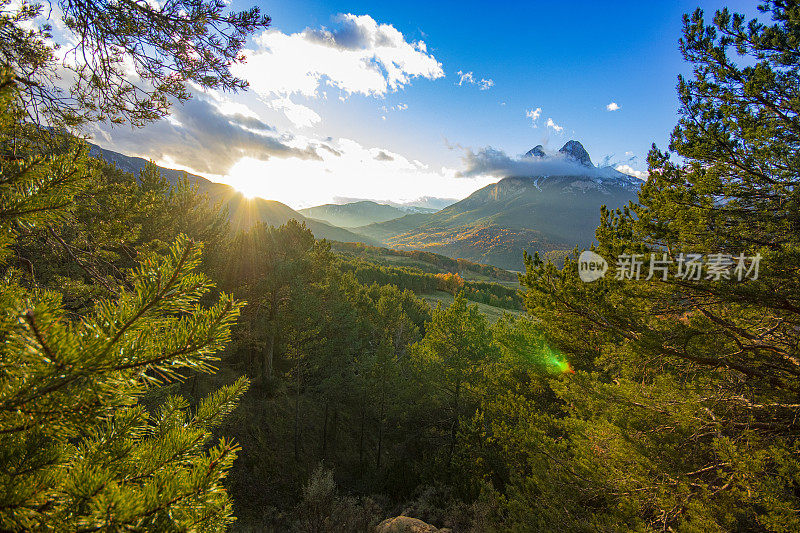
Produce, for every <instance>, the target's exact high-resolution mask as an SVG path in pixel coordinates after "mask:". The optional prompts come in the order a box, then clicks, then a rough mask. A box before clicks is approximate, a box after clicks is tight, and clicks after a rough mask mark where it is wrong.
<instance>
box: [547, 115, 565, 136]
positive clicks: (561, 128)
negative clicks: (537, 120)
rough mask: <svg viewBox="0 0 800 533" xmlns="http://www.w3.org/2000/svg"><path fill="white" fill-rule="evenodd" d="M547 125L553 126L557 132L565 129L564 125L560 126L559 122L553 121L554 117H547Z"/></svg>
mask: <svg viewBox="0 0 800 533" xmlns="http://www.w3.org/2000/svg"><path fill="white" fill-rule="evenodd" d="M547 127H548V128H552V129H553V131H555V132H556V133H561V132H562V131H564V127H563V126H559V125H558V124H556V123H555V122H553V119H552V118H548V119H547Z"/></svg>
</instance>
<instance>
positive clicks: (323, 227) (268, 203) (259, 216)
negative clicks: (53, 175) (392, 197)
mask: <svg viewBox="0 0 800 533" xmlns="http://www.w3.org/2000/svg"><path fill="white" fill-rule="evenodd" d="M89 148H90V149H89V155H91V156H92V157H97V158H102V159H105V160H106V161H108V162H109V163H114V164H115V165H116V166H117V167H118V168H119V169H121V170H124V171H125V172H130V173H132V174H133V175H134V176H138V174H139V172H140V171H141V170H142V169H143V168H144V166H145V164H146V163H147V160H146V159H142V158H141V157H132V156H128V155H124V154H120V153H119V152H114V151H112V150H106V149H105V148H101V147H99V146H97V145H94V144H92V143H89ZM158 168H159V169H160V170H161V174H162V175H163V176H164V177H165V178H166V179H167V180H168V181H169V182H170V183H172V184H173V185H174V184H176V183H178V182H179V181H180V180H182V179H185V180H187V181H188V182H189V183H191V184H193V185H195V186H196V187H197V189H198V191H199V192H201V193H204V194H207V195H208V197H209V200H211V201H212V202H214V203H220V204H221V208H223V209H227V210H228V213H229V216H230V221H231V227H232V228H233V229H246V228H249V227H250V226H252V225H253V224H255V223H256V222H264V223H265V224H269V225H272V226H280V225H282V224H285V223H286V222H288V221H289V220H291V219H295V220H297V221H298V222H305V223H306V226H307V227H308V228H309V229H310V230H311V231H312V232H313V233H314V236H315V237H316V238H318V239H328V240H331V241H339V242H361V243H364V244H370V245H375V244H378V241H376V240H374V239H372V238H370V237H368V236H364V235H358V234H355V233H353V232H350V231H348V230H346V229H343V228H339V227H336V226H332V225H330V224H327V223H325V222H322V221H319V220H314V219H312V218H306V217H304V216H303V215H302V214H300V213H298V212H297V211H295V210H294V209H292V208H291V207H289V206H288V205H286V204H282V203H281V202H277V201H275V200H265V199H263V198H247V197H245V196H244V195H243V194H242V193H240V192H238V191H237V190H236V189H234V188H233V187H231V186H230V185H225V184H224V183H215V182H213V181H210V180H208V179H206V178H204V177H202V176H198V175H196V174H191V173H188V172H184V171H182V170H174V169H171V168H164V167H158ZM401 215H402V213H401Z"/></svg>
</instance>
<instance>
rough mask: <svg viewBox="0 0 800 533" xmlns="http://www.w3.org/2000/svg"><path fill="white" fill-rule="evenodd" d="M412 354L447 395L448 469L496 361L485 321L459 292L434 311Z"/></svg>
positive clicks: (445, 408) (445, 407) (476, 308)
mask: <svg viewBox="0 0 800 533" xmlns="http://www.w3.org/2000/svg"><path fill="white" fill-rule="evenodd" d="M412 350H413V351H412V353H413V357H414V359H415V361H417V362H418V364H419V365H420V366H421V367H422V369H423V371H424V372H425V373H427V374H428V375H429V379H431V381H432V382H433V383H434V384H435V386H436V387H438V388H440V389H441V390H442V391H444V396H445V398H446V405H445V406H444V410H445V412H447V413H448V415H447V416H446V426H447V428H446V430H445V433H446V434H447V437H446V441H447V452H446V460H445V461H446V464H447V466H448V467H449V466H450V465H451V464H452V461H453V458H454V455H455V454H456V452H457V448H458V439H459V436H460V435H459V434H460V428H461V424H462V420H463V418H464V417H465V416H471V415H472V413H470V412H469V409H468V407H469V406H470V405H472V406H473V407H474V403H475V395H476V392H477V389H478V385H479V382H480V381H482V375H483V372H482V371H483V368H484V366H485V365H486V364H487V363H489V362H490V361H492V359H493V358H494V357H493V347H492V344H491V336H490V334H489V325H488V322H487V320H486V317H485V316H483V315H482V314H481V313H480V311H479V310H478V307H477V306H476V305H469V304H468V303H467V299H466V297H465V296H464V293H463V292H460V293H458V294H457V295H456V298H455V300H454V301H453V303H452V304H451V305H450V306H449V307H447V308H442V307H441V305H440V306H439V307H438V308H437V309H435V310H434V312H433V316H432V318H431V321H430V323H429V324H428V326H427V328H426V331H425V336H424V337H423V338H422V340H421V341H420V342H419V343H417V344H416V345H414V347H413V348H412Z"/></svg>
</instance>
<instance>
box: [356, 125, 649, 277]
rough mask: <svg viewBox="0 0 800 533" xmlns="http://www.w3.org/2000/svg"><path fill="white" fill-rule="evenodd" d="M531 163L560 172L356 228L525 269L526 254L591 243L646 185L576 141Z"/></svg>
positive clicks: (395, 243)
mask: <svg viewBox="0 0 800 533" xmlns="http://www.w3.org/2000/svg"><path fill="white" fill-rule="evenodd" d="M526 158H528V159H529V160H530V162H531V165H530V169H531V170H535V169H536V168H537V165H536V162H537V161H539V160H541V161H547V162H548V163H549V164H550V166H549V167H547V166H546V165H543V166H542V168H560V169H561V170H560V172H561V173H559V174H557V175H549V174H547V175H545V174H532V175H526V176H511V177H506V178H503V179H501V180H500V181H499V182H497V183H495V184H493V185H488V186H486V187H484V188H482V189H480V190H478V191H475V192H474V193H472V194H471V195H470V196H468V197H467V198H465V199H463V200H461V201H460V202H457V203H455V204H453V205H451V206H449V207H446V208H445V209H442V210H441V211H438V212H436V213H433V214H427V215H407V216H405V217H402V218H399V219H395V220H391V221H388V222H382V223H377V224H370V225H367V226H363V227H360V228H353V231H354V232H356V233H359V234H361V235H364V236H367V237H370V238H373V239H375V240H379V241H382V242H384V243H385V244H386V245H388V246H391V247H396V248H400V249H416V250H427V251H432V252H437V253H440V254H443V255H447V256H450V257H461V258H464V259H468V260H470V261H476V262H479V263H488V264H492V265H496V266H499V267H502V268H507V269H511V270H521V269H522V267H523V262H522V250H528V251H529V252H531V253H532V252H534V251H539V252H547V251H550V250H569V249H572V248H573V247H574V246H576V245H582V246H588V245H589V244H590V243H591V242H592V241H593V240H594V233H595V229H596V228H597V226H598V224H599V222H600V206H601V205H606V206H607V207H609V208H612V209H614V208H618V207H621V206H623V205H625V204H627V203H628V202H629V201H635V200H636V199H637V193H638V191H639V188H640V185H641V181H640V180H638V179H637V178H633V177H631V176H628V175H626V174H623V173H621V172H618V171H616V170H614V169H613V168H611V167H605V168H597V167H595V166H594V165H592V162H591V158H590V157H589V154H588V153H587V152H586V150H585V149H584V147H583V146H582V145H581V144H580V143H579V142H577V141H569V142H568V143H567V144H565V145H564V147H563V148H561V150H560V151H559V153H558V154H555V155H552V156H550V155H547V154H546V153H545V152H544V149H543V148H542V147H541V146H537V147H535V148H533V149H532V150H530V151H529V152H528V153H527V154H526ZM553 163H555V164H556V165H555V166H554V165H553ZM561 163H564V164H561Z"/></svg>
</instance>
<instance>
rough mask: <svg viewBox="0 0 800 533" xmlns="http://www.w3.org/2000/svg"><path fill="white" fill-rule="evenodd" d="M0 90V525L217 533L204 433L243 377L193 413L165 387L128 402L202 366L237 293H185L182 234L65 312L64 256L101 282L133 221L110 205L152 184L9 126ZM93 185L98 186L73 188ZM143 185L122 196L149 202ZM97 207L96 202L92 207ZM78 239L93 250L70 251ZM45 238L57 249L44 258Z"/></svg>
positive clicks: (217, 510)
mask: <svg viewBox="0 0 800 533" xmlns="http://www.w3.org/2000/svg"><path fill="white" fill-rule="evenodd" d="M13 91H14V87H13V85H11V84H9V83H6V84H5V85H3V87H2V93H0V96H2V97H3V99H2V104H3V105H4V106H5V107H4V108H3V109H0V121H2V124H3V129H2V132H3V133H2V135H3V136H2V139H0V149H1V150H2V152H1V155H2V159H0V165H2V166H0V170H2V173H1V174H0V199H1V203H0V230H2V235H3V242H2V246H3V257H2V259H4V262H2V263H0V266H2V272H1V273H0V274H1V275H2V277H1V278H0V528H2V529H4V530H19V531H23V530H27V531H31V530H34V531H40V530H55V531H81V530H96V529H136V530H148V531H150V530H152V531H159V530H176V529H184V530H185V529H195V530H196V529H202V530H222V529H224V528H225V527H226V526H227V525H228V524H230V522H231V521H232V517H231V500H230V498H229V496H228V494H227V492H226V491H225V489H224V487H223V485H222V481H223V480H224V478H225V476H226V474H227V471H228V470H229V469H230V467H231V465H232V462H233V460H234V459H235V457H236V452H237V450H238V447H237V446H236V445H235V444H233V443H232V441H230V440H228V439H225V438H222V439H219V440H217V442H216V443H215V442H213V441H214V439H213V435H212V433H213V432H214V431H215V430H216V429H217V428H218V427H219V425H220V423H221V421H222V419H223V418H224V416H225V415H227V414H229V413H230V412H231V411H232V410H233V409H234V407H235V406H236V403H237V402H238V400H239V398H240V397H241V396H242V394H243V393H244V391H245V390H246V389H247V385H248V383H247V381H246V380H245V379H243V378H242V379H239V380H236V381H235V383H233V384H232V385H228V386H225V387H222V388H221V389H219V390H218V391H217V392H215V393H214V394H212V395H210V396H208V397H207V398H206V399H204V400H202V401H201V402H199V403H198V404H197V405H196V406H195V408H194V409H193V410H190V409H189V407H190V406H189V404H188V403H187V402H186V401H185V400H183V399H181V398H180V397H177V396H169V397H167V398H166V399H165V400H164V401H162V402H160V404H159V405H156V406H154V408H153V409H151V410H148V409H146V408H145V402H142V401H140V400H143V399H145V398H146V397H148V396H153V395H155V396H158V395H159V394H161V393H162V392H163V389H162V386H163V385H165V384H167V383H169V382H174V381H176V380H180V379H182V376H183V374H184V373H186V372H212V371H213V370H214V366H213V364H214V362H215V361H217V360H218V356H217V355H216V352H218V351H219V350H220V349H221V348H222V346H223V345H224V344H225V343H226V342H227V340H228V339H229V335H230V328H231V326H232V324H233V323H234V321H235V320H236V318H237V316H238V315H239V309H240V307H241V304H239V303H237V302H235V301H234V300H233V299H232V298H231V297H230V296H228V295H225V294H223V295H221V296H219V298H217V299H216V302H215V303H213V304H212V305H210V306H209V307H206V306H201V305H200V303H199V302H200V300H201V299H203V298H207V295H208V293H209V292H210V291H211V289H212V288H213V283H212V282H211V281H210V280H209V279H208V278H207V277H206V276H205V275H203V274H201V273H199V272H197V269H198V267H199V265H200V252H201V248H202V245H201V244H200V243H197V242H194V241H192V240H190V239H189V238H187V237H185V236H182V235H181V236H178V238H177V239H176V240H175V242H174V244H172V245H171V246H169V247H167V248H166V250H165V253H164V254H161V255H159V254H156V253H154V252H150V253H143V254H141V255H138V256H136V258H137V259H138V261H130V263H129V264H130V266H131V269H130V270H129V271H128V272H126V273H125V274H122V273H119V276H118V277H116V278H114V277H111V278H110V279H113V280H114V281H115V282H116V283H115V284H111V283H106V284H105V286H104V291H102V293H101V294H102V297H96V298H94V299H93V302H92V303H91V304H85V305H82V306H80V307H79V308H73V309H65V307H64V305H63V300H64V296H63V295H62V293H61V292H60V291H57V290H54V289H56V288H57V287H58V288H60V285H62V283H61V281H63V280H65V279H67V280H76V281H77V280H78V278H77V277H75V274H74V270H73V267H74V266H75V264H77V265H78V266H80V270H82V271H83V272H84V273H85V274H86V277H84V278H83V279H82V280H81V281H83V282H87V281H89V280H92V281H93V282H94V283H103V282H105V281H107V279H106V278H105V277H103V276H101V275H99V274H98V272H97V271H96V269H95V265H97V264H100V263H102V262H108V261H114V260H118V259H119V257H118V256H115V255H114V254H113V253H112V251H114V250H118V249H124V248H126V247H127V246H132V245H133V244H134V242H135V240H136V238H137V236H138V234H139V232H140V230H141V227H134V228H128V227H126V226H124V225H121V222H123V221H124V220H130V218H125V217H120V220H116V219H115V216H116V215H121V214H122V213H123V212H124V211H125V209H124V208H125V207H127V208H130V207H131V204H130V203H129V204H127V205H125V204H126V202H128V201H130V200H131V199H134V198H136V197H137V196H140V195H141V194H144V195H145V196H147V195H148V194H149V193H150V192H152V191H153V188H152V187H139V186H137V185H136V184H135V183H133V182H132V179H131V178H129V177H128V176H126V175H124V174H120V173H118V172H114V171H113V169H108V168H104V167H103V166H102V165H100V168H99V169H98V168H96V167H93V163H92V162H90V161H88V160H87V159H86V149H85V147H84V146H82V145H81V143H78V142H76V141H75V140H74V139H71V138H69V137H66V136H61V135H59V134H57V133H50V132H48V131H46V130H41V129H37V128H35V127H34V126H30V125H28V124H26V123H23V122H22V120H23V114H22V113H21V112H20V109H19V107H18V103H17V102H18V100H17V99H16V98H15V97H14V95H13ZM104 170H105V171H106V172H103V171H104ZM146 177H147V179H146V180H144V182H145V183H146V184H157V183H158V180H157V177H156V176H152V175H150V176H149V177H148V176H146ZM93 181H94V182H96V183H99V184H101V185H102V187H101V188H100V191H99V194H98V195H97V196H96V197H93V196H88V197H87V196H86V195H83V190H85V188H86V187H87V186H88V185H89V184H91V183H92V182H93ZM156 190H157V193H156V194H157V195H156V196H152V195H150V196H149V197H148V198H149V201H143V202H141V203H136V202H133V206H135V207H140V208H143V209H144V210H145V211H147V207H148V206H150V207H151V208H152V205H151V204H152V203H153V202H155V203H156V207H161V206H162V205H163V204H159V203H158V202H157V200H163V192H164V189H163V187H161V186H159V187H158V188H156ZM90 198H91V200H90ZM92 200H94V201H95V202H94V203H92ZM100 207H104V208H107V209H108V211H109V212H108V213H103V215H105V216H99V217H97V218H95V217H93V216H92V215H93V214H95V213H97V214H99V213H100V212H101V211H103V209H98V208H100ZM56 222H57V223H58V226H56ZM56 227H58V229H56ZM62 235H67V236H68V237H67V238H68V239H69V242H68V241H67V240H65V238H64V237H63V236H62ZM162 235H165V234H164V233H162ZM49 237H52V238H53V239H55V241H56V242H52V241H48V240H47V238H49ZM81 239H84V240H85V242H86V243H92V245H93V246H94V248H92V249H90V250H86V251H85V253H81V254H80V255H81V257H78V256H76V255H75V254H74V253H73V250H76V249H77V248H76V246H75V245H76V243H79V242H81ZM98 241H99V242H98ZM51 245H56V246H58V245H60V246H62V247H63V249H64V250H65V251H67V252H68V255H69V256H70V259H71V261H67V262H66V263H61V264H59V262H56V261H50V260H49V259H50V258H51V257H52V254H53V248H52V247H51ZM14 263H18V264H21V265H24V266H26V267H28V268H25V269H24V270H22V271H21V270H19V269H17V268H15V267H14ZM42 271H47V275H46V276H44V279H39V280H37V277H36V276H37V274H39V273H42ZM40 282H41V284H40ZM64 292H65V293H67V294H69V292H70V291H69V290H66V291H64ZM161 395H163V394H161Z"/></svg>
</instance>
